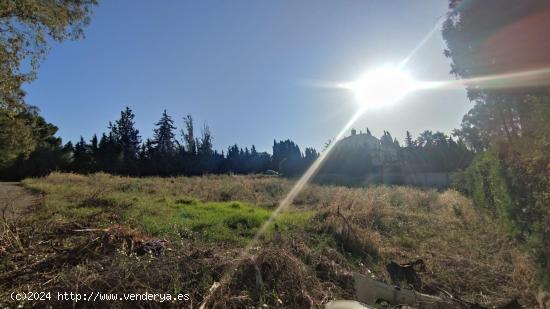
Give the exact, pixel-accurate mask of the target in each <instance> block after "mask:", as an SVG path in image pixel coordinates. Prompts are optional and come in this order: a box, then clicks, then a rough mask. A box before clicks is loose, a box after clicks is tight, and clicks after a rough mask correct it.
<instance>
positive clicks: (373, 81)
mask: <svg viewBox="0 0 550 309" xmlns="http://www.w3.org/2000/svg"><path fill="white" fill-rule="evenodd" d="M342 87H344V88H346V89H350V90H352V91H353V93H354V95H355V97H356V99H357V100H358V102H359V103H360V104H361V105H362V106H364V107H368V108H375V107H383V106H387V105H391V104H393V103H395V102H397V101H399V100H401V99H403V98H404V97H405V96H406V95H407V94H409V93H410V92H412V91H414V90H415V89H417V88H418V83H417V82H416V81H415V80H414V79H413V78H412V77H411V76H410V75H409V74H408V73H407V72H405V71H403V70H399V69H396V68H391V67H388V68H381V69H377V70H372V71H368V72H367V73H366V74H365V75H363V76H362V77H361V78H359V79H358V80H356V81H354V82H351V83H346V84H344V85H342Z"/></svg>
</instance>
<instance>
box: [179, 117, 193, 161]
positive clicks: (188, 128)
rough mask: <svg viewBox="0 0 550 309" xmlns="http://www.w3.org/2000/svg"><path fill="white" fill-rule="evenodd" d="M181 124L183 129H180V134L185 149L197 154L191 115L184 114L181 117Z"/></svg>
mask: <svg viewBox="0 0 550 309" xmlns="http://www.w3.org/2000/svg"><path fill="white" fill-rule="evenodd" d="M183 124H184V126H185V130H181V135H182V137H183V144H184V145H185V146H184V147H185V151H186V152H187V153H189V154H191V155H195V154H197V144H196V141H195V135H194V127H193V117H191V115H187V116H185V117H184V118H183Z"/></svg>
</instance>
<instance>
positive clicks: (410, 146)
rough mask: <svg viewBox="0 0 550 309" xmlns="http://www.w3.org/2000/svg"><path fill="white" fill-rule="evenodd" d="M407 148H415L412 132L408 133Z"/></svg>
mask: <svg viewBox="0 0 550 309" xmlns="http://www.w3.org/2000/svg"><path fill="white" fill-rule="evenodd" d="M405 146H406V147H407V148H412V147H414V141H413V138H412V135H411V132H409V131H407V134H406V135H405Z"/></svg>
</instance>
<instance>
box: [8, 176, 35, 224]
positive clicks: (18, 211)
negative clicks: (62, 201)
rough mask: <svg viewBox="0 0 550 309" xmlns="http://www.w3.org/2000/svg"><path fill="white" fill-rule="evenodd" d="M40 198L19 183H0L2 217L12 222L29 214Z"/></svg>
mask: <svg viewBox="0 0 550 309" xmlns="http://www.w3.org/2000/svg"><path fill="white" fill-rule="evenodd" d="M39 200H40V196H39V195H37V194H34V193H32V192H30V191H29V190H27V189H25V188H23V186H22V185H21V184H20V183H18V182H0V216H2V217H1V218H2V219H5V220H7V221H11V220H13V219H15V218H18V217H20V216H24V215H25V214H27V213H29V212H30V211H31V210H32V208H33V207H34V206H35V205H37V203H38V202H39Z"/></svg>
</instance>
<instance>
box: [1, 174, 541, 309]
mask: <svg viewBox="0 0 550 309" xmlns="http://www.w3.org/2000/svg"><path fill="white" fill-rule="evenodd" d="M24 185H25V186H26V187H27V188H29V189H31V190H33V191H35V192H39V193H41V194H43V197H44V198H43V201H44V202H43V203H42V207H41V208H39V209H38V210H37V211H35V212H33V214H32V215H31V216H29V220H30V222H28V223H27V224H29V226H32V225H33V224H38V225H39V227H40V228H41V229H44V230H43V231H42V234H39V233H37V232H36V229H35V227H33V228H32V229H31V228H29V233H31V234H32V237H42V238H43V239H42V240H43V242H42V243H44V244H45V243H52V242H53V243H55V242H57V243H66V244H68V245H67V246H68V247H70V244H71V243H73V246H74V244H76V243H79V242H80V241H82V242H84V243H87V242H89V238H90V239H91V237H93V236H94V235H96V234H94V235H88V234H85V233H72V232H70V233H65V232H64V231H71V230H73V229H79V228H108V227H116V226H119V227H120V228H121V229H122V230H125V231H127V232H128V234H129V235H133V234H132V233H133V232H134V230H137V231H138V232H139V233H137V234H138V235H137V239H140V237H145V238H146V237H147V236H154V237H158V238H166V239H168V240H170V241H171V243H170V248H171V249H172V250H173V251H170V252H171V253H170V255H167V256H164V257H162V258H160V259H162V261H161V260H159V261H158V264H156V266H155V267H157V268H158V269H155V271H157V270H158V272H164V274H165V276H168V277H170V276H173V275H175V274H177V275H178V276H183V277H181V278H180V277H177V278H176V277H174V279H173V280H172V279H170V280H168V279H166V278H164V279H159V280H157V281H155V283H156V284H162V285H164V284H166V285H172V284H175V283H176V282H177V284H178V286H179V285H180V284H187V285H186V289H188V290H193V291H195V292H194V293H195V294H194V295H195V296H194V297H195V298H194V299H195V300H196V301H200V300H202V297H203V293H205V291H207V290H208V289H209V287H210V286H211V285H212V284H213V282H214V281H218V280H219V279H220V278H218V277H216V276H218V275H219V274H220V269H219V268H221V267H225V263H226V262H227V261H234V260H235V258H237V257H238V256H239V255H238V253H239V252H241V251H242V248H243V247H244V246H245V245H246V244H247V242H248V241H249V240H250V239H251V238H252V237H254V235H255V234H256V233H257V232H258V230H259V229H260V227H261V226H262V224H263V223H264V222H266V220H268V218H269V216H270V215H271V213H272V211H273V210H274V209H275V207H276V205H277V204H278V203H279V201H280V200H282V199H283V198H284V196H285V194H286V192H288V191H289V190H290V188H291V187H292V186H293V182H292V181H291V180H288V179H284V178H279V177H262V176H259V175H249V176H238V175H206V176H202V177H174V178H159V177H146V178H130V177H120V176H112V175H107V174H101V173H99V174H93V175H88V176H83V175H75V174H62V173H52V174H51V175H49V176H47V177H44V178H37V179H27V180H25V181H24ZM275 229H277V231H279V232H280V234H281V235H280V236H281V237H272V236H274V235H275V233H274V230H275ZM58 231H61V232H58ZM40 235H42V236H40ZM52 235H54V236H52ZM51 237H57V238H62V239H59V240H55V241H54V240H51V239H50V238H51ZM86 237H88V238H86ZM264 237H265V239H260V242H259V245H258V246H257V247H255V248H254V250H258V253H259V254H261V252H263V251H262V250H264V249H265V250H268V252H269V255H272V254H273V252H278V254H279V255H280V256H279V257H281V258H282V259H284V260H285V261H284V262H283V261H280V262H281V263H282V264H285V265H286V263H287V262H288V263H291V264H292V263H298V264H300V263H302V264H300V265H301V266H300V267H298V268H303V269H304V270H305V273H304V274H303V275H304V276H305V277H307V278H310V279H311V280H313V281H315V282H318V283H319V284H320V283H323V284H329V281H330V285H334V286H336V287H337V288H338V289H341V290H339V292H335V293H336V294H334V295H335V296H337V297H346V298H349V297H350V296H349V295H348V294H345V293H347V292H344V289H345V287H346V286H347V285H345V284H342V282H341V281H340V279H339V275H338V274H341V273H346V272H349V271H359V272H362V273H366V272H372V273H373V274H376V276H378V278H382V279H385V280H389V278H388V276H387V274H386V270H385V265H386V264H387V262H388V261H390V260H395V261H398V262H408V261H412V260H416V259H418V258H422V259H423V260H424V261H425V262H426V264H427V267H428V269H429V272H426V273H424V274H422V280H423V282H426V283H427V284H434V285H435V286H442V287H445V288H449V289H455V290H456V291H460V292H459V296H461V297H463V298H464V299H467V300H469V301H474V302H479V303H483V304H492V303H495V302H501V301H505V300H506V299H505V298H503V297H502V296H498V297H497V295H516V293H518V291H519V293H520V295H521V297H522V299H523V300H524V301H527V303H528V301H529V299H528V295H530V294H529V293H530V292H531V291H532V290H533V286H534V285H535V284H536V282H535V281H534V280H533V278H534V270H533V269H534V268H533V264H532V261H531V260H530V259H529V258H528V257H527V256H526V255H525V254H524V253H522V252H521V251H520V250H518V247H517V246H516V244H515V243H514V241H513V240H511V239H509V237H508V236H506V233H505V232H504V230H503V229H502V228H501V227H500V225H499V224H498V222H497V220H496V219H495V218H492V217H491V216H490V215H489V214H487V213H485V212H484V211H483V210H480V209H478V208H476V207H474V205H473V204H472V202H471V201H470V200H469V199H467V198H465V197H464V196H462V195H460V194H459V193H458V192H456V191H454V190H447V191H443V192H437V191H435V190H421V189H417V188H412V187H403V186H392V187H390V186H373V187H368V188H346V187H339V186H319V185H315V184H309V185H307V186H306V187H305V188H304V189H303V190H302V191H301V192H300V194H298V196H297V197H296V198H295V200H294V202H293V203H292V205H290V207H289V208H288V209H287V210H285V211H283V212H281V213H280V214H279V216H277V218H276V219H275V220H274V222H273V224H272V225H271V226H270V228H269V229H268V230H267V231H266V233H265V234H264ZM65 238H66V239H65ZM23 239H26V238H24V237H23ZM29 239H30V238H29ZM33 239H34V238H33ZM0 240H1V239H0ZM272 240H273V241H272ZM119 247H122V246H119ZM270 247H271V249H273V248H276V250H275V251H269V250H271V249H269V248H270ZM46 249H48V250H49V247H48V248H46ZM29 250H30V249H29ZM32 250H36V249H32ZM269 255H266V256H269ZM288 257H294V258H296V259H298V260H299V261H298V262H297V261H296V260H294V258H290V259H288ZM112 258H114V257H112V256H109V258H108V259H106V262H105V263H111V262H112ZM118 259H120V261H119V262H120V263H121V264H120V266H117V265H118V264H113V265H110V264H104V265H103V266H102V267H104V269H105V270H104V271H102V277H98V278H99V279H101V280H100V281H101V282H103V281H102V280H104V278H105V277H106V276H109V275H110V274H112V273H120V274H125V273H132V274H133V273H134V271H133V269H134V268H132V267H140V266H139V265H140V264H139V263H140V262H139V260H135V261H134V260H132V258H131V257H118ZM115 260H116V259H115ZM190 260H192V261H193V263H189V261H190ZM286 260H288V261H286ZM117 261H118V260H117ZM31 262H32V261H31ZM10 263H16V264H17V263H20V264H21V265H23V264H24V263H22V262H21V261H19V260H14V261H10ZM26 263H27V264H28V263H29V262H26ZM277 263H279V262H277ZM83 264H84V265H86V266H87V267H89V272H90V274H93V275H94V276H96V273H97V272H98V271H101V269H100V270H98V268H97V267H96V266H97V265H96V264H93V263H92V261H91V262H89V263H88V262H86V263H83ZM165 265H167V266H165ZM170 265H171V266H170ZM174 265H179V266H177V267H180V266H181V267H184V269H183V270H181V271H179V272H174V271H173V269H174V267H176V266H174ZM289 265H290V264H289ZM272 266H274V265H272ZM185 267H193V269H192V271H191V270H189V269H187V268H185ZM266 267H267V266H266ZM269 267H271V266H269ZM245 270H246V272H249V270H247V269H245ZM62 273H63V274H67V271H66V270H63V271H62ZM69 273H70V274H71V276H73V277H70V278H69V279H70V280H69V279H67V281H66V282H67V284H68V285H70V286H72V285H74V281H75V280H81V279H75V278H80V276H81V274H80V272H79V270H78V269H77V268H75V269H73V270H71V271H70V272H69ZM283 273H284V272H283ZM190 274H192V278H191V277H186V276H188V275H190ZM190 276H191V275H190ZM117 278H118V277H117ZM170 278H171V277H170ZM99 279H98V280H99ZM275 279H277V280H278V278H275ZM117 280H118V279H116V280H115V279H112V278H111V281H113V282H112V284H113V286H118V284H119V283H116V282H114V281H117ZM277 280H275V282H276V281H277ZM84 281H85V280H84ZM37 282H38V281H37ZM141 282H143V280H137V279H136V281H135V284H141ZM21 284H26V283H25V282H23V281H22V282H21ZM81 284H84V282H81ZM95 284H96V283H94V284H91V285H90V289H92V287H93V289H97V288H96V287H95ZM97 284H99V283H97ZM236 286H238V287H241V284H240V283H239V284H236ZM197 287H199V288H197ZM276 289H279V290H277V291H278V293H280V292H281V288H276ZM283 290H284V289H283ZM321 290H323V291H325V289H324V288H323V289H321ZM274 291H275V290H274ZM241 292H242V291H241ZM241 292H239V291H235V293H236V294H235V295H236V296H238V295H241V294H242V293H241ZM287 292H288V291H287ZM309 292H312V293H313V292H314V291H309ZM262 293H263V292H262ZM491 293H492V294H491ZM260 294H261V293H260ZM260 294H259V295H260ZM261 295H263V296H266V295H267V294H265V295H264V294H261ZM482 295H483V296H482ZM485 295H493V296H491V298H490V299H488V298H486V296H485ZM256 296H257V295H256ZM256 296H254V297H256ZM263 296H262V297H263ZM258 297H259V296H258ZM271 298H272V299H273V297H271ZM321 298H322V297H321ZM258 299H261V297H260V298H258ZM258 301H259V300H258ZM262 301H263V300H262ZM259 303H261V301H259V302H258V304H259Z"/></svg>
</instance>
